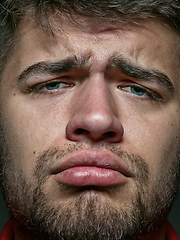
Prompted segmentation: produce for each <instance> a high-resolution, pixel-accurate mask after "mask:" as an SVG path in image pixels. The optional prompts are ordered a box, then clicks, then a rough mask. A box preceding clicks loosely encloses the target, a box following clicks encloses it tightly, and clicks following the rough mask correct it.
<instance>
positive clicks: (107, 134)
mask: <svg viewBox="0 0 180 240" xmlns="http://www.w3.org/2000/svg"><path fill="white" fill-rule="evenodd" d="M103 136H107V137H115V136H116V133H115V132H113V131H109V132H105V133H104V134H103Z"/></svg>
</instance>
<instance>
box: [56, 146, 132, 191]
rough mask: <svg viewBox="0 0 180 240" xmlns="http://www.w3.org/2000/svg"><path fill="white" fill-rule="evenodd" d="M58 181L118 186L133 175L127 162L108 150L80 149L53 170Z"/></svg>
mask: <svg viewBox="0 0 180 240" xmlns="http://www.w3.org/2000/svg"><path fill="white" fill-rule="evenodd" d="M52 175H53V177H54V179H55V181H56V182H58V183H60V184H64V185H69V186H78V187H84V186H106V187H109V186H118V185H124V184H126V183H127V182H128V180H129V178H131V177H133V175H132V173H130V172H129V171H128V169H127V167H126V166H125V163H124V162H122V160H121V159H120V158H119V157H118V156H116V155H115V154H113V153H111V152H110V151H108V150H105V149H104V150H96V151H95V150H79V151H77V152H74V153H72V154H70V155H68V156H67V157H65V158H63V159H61V161H60V162H59V163H58V164H57V165H56V166H55V167H54V169H53V170H52Z"/></svg>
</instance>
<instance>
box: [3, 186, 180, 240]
mask: <svg viewBox="0 0 180 240" xmlns="http://www.w3.org/2000/svg"><path fill="white" fill-rule="evenodd" d="M8 218H9V213H8V211H7V209H6V204H5V201H4V199H3V196H2V192H1V191H0V232H1V231H2V229H3V227H4V225H5V223H6V221H7V220H8ZM168 220H169V221H170V222H171V224H172V225H173V227H174V228H175V230H176V232H177V234H178V236H179V238H180V190H179V191H178V194H177V197H176V199H175V201H174V204H173V207H172V209H171V212H170V214H169V217H168Z"/></svg>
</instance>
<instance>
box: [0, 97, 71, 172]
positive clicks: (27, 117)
mask: <svg viewBox="0 0 180 240" xmlns="http://www.w3.org/2000/svg"><path fill="white" fill-rule="evenodd" d="M20 103H21V104H20ZM22 103H23V101H22V100H19V99H17V100H16V99H14V101H10V102H7V104H6V105H4V108H3V109H2V111H1V112H2V124H3V129H4V134H5V140H6V144H7V146H8V148H9V149H10V152H11V154H13V156H14V159H15V161H17V162H19V164H21V166H22V168H23V169H27V170H28V171H29V170H30V169H32V167H34V166H35V164H36V157H37V156H38V155H39V153H41V152H43V151H44V150H47V149H48V148H50V147H52V146H55V144H56V146H57V145H61V144H63V143H64V139H65V127H66V124H67V121H68V120H67V110H66V111H65V109H66V108H65V107H63V108H62V107H61V108H60V107H58V106H57V105H55V104H54V105H53V106H52V104H51V106H50V105H46V107H42V106H41V105H40V104H36V103H34V104H26V103H24V104H22Z"/></svg>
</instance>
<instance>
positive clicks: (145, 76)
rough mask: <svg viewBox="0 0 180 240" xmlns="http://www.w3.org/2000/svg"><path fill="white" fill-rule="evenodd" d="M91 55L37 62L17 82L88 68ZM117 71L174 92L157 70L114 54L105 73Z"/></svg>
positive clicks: (167, 78)
mask: <svg viewBox="0 0 180 240" xmlns="http://www.w3.org/2000/svg"><path fill="white" fill-rule="evenodd" d="M90 58H91V54H84V55H82V56H77V55H73V56H70V57H67V58H65V59H62V60H60V61H57V62H46V61H42V62H38V63H35V64H33V65H31V66H29V67H28V68H27V69H25V70H24V71H23V72H22V73H21V74H20V75H19V77H18V81H19V82H22V81H25V80H26V79H27V78H28V77H31V76H33V75H37V74H61V73H67V72H70V71H73V70H77V69H83V68H89V67H90V61H89V60H90ZM110 69H118V70H119V71H120V72H121V73H123V74H125V75H127V76H129V77H132V78H136V79H140V80H141V79H142V80H148V81H150V80H151V81H152V80H154V81H156V82H157V83H158V84H161V85H162V86H163V87H165V88H167V89H169V90H170V91H171V92H173V91H174V90H175V88H174V86H173V84H172V82H171V80H170V78H169V77H168V76H167V75H166V74H165V73H162V72H160V71H158V70H157V69H147V68H144V67H142V66H139V65H136V64H135V63H132V62H130V61H129V60H128V59H126V58H125V57H124V56H123V55H122V54H114V56H112V57H111V58H110V59H109V63H108V65H107V68H106V71H108V70H110Z"/></svg>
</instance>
